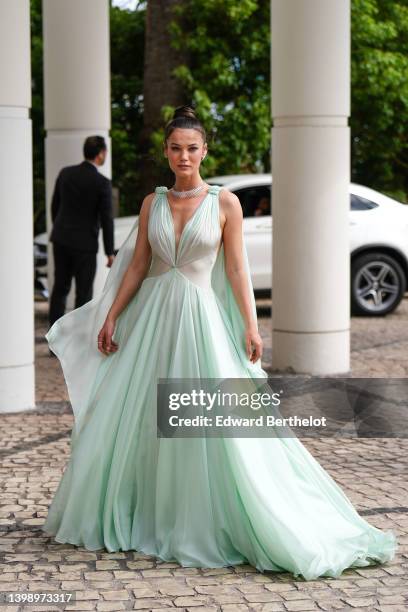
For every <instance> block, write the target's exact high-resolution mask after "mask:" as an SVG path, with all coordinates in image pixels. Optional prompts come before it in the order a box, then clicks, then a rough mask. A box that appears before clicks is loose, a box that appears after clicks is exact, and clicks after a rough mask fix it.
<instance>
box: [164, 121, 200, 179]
mask: <svg viewBox="0 0 408 612" xmlns="http://www.w3.org/2000/svg"><path fill="white" fill-rule="evenodd" d="M206 153H207V144H206V143H204V142H203V137H202V135H201V133H200V132H199V131H198V130H194V129H187V128H176V129H175V130H173V131H172V133H171V134H170V136H169V137H168V139H167V142H166V143H165V146H164V155H165V156H166V157H167V158H168V160H169V166H170V168H171V169H172V170H173V172H174V174H176V175H178V176H186V177H187V176H191V175H195V174H197V172H198V171H199V168H200V164H201V161H202V158H203V157H204V155H205V154H206Z"/></svg>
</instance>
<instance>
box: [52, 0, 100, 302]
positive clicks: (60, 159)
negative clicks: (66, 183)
mask: <svg viewBox="0 0 408 612" xmlns="http://www.w3.org/2000/svg"><path fill="white" fill-rule="evenodd" d="M43 34H44V107H45V108H44V111H45V112H44V114H45V129H46V131H47V137H46V142H45V159H46V173H45V181H46V200H47V217H46V218H47V233H48V235H49V234H50V233H51V228H52V224H51V214H50V205H51V198H52V193H53V190H54V185H55V179H56V177H57V175H58V172H59V171H60V169H61V168H63V167H64V166H68V165H73V164H78V163H80V162H81V161H82V160H83V153H82V147H83V143H84V140H85V138H86V137H87V136H91V135H96V134H98V135H100V136H103V137H104V138H105V140H106V141H107V144H108V156H107V159H106V162H105V164H104V166H102V167H101V168H100V172H102V173H103V174H105V176H107V177H108V178H110V177H111V156H110V150H111V146H110V139H109V130H110V53H109V2H108V1H107V0H86V2H84V0H69V2H67V1H66V0H43ZM51 246H52V245H51V243H50V245H49V247H50V248H49V249H48V259H49V262H50V265H49V266H48V267H49V272H48V286H49V289H50V293H51V288H52V283H53V275H54V270H53V265H52V248H51ZM108 271H109V269H108V268H107V267H106V256H105V254H104V250H103V243H102V235H100V240H99V251H98V267H97V273H96V278H95V283H94V295H96V294H97V293H98V292H99V291H100V290H101V289H102V286H103V283H104V281H105V278H106V276H107V273H108ZM73 286H74V283H73ZM73 298H74V290H73V288H72V290H71V294H70V298H69V300H68V306H69V307H73V304H74V302H73Z"/></svg>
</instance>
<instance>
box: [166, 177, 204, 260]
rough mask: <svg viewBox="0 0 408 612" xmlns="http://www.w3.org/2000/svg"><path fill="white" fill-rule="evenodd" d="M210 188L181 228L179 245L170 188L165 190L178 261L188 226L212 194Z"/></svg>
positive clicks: (175, 256) (175, 255)
mask: <svg viewBox="0 0 408 612" xmlns="http://www.w3.org/2000/svg"><path fill="white" fill-rule="evenodd" d="M210 189H211V187H209V188H208V190H207V193H206V194H205V196H204V197H203V199H202V200H201V202H200V203H199V205H198V206H197V208H196V209H195V210H194V212H193V214H192V215H191V217H189V218H188V219H187V221H186V223H185V224H184V227H183V229H182V230H181V233H180V238H179V241H178V244H177V245H176V228H175V226H174V217H173V213H172V212H171V206H170V202H169V198H168V197H167V192H168V190H167V191H166V192H165V194H164V198H165V200H166V204H167V210H168V213H169V216H170V224H171V227H172V232H173V245H174V261H177V257H178V254H179V251H180V245H181V241H182V239H183V235H184V231H185V230H186V228H187V226H188V225H189V224H190V222H191V221H192V220H193V219H194V217H195V216H196V214H197V213H198V211H199V210H200V208H202V206H203V204H204V202H205V200H206V199H207V197H208V195H209V194H210Z"/></svg>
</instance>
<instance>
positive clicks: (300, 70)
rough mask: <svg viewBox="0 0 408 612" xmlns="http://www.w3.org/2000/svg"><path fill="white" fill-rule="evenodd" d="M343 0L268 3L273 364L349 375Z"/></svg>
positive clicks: (346, 10) (346, 26)
mask: <svg viewBox="0 0 408 612" xmlns="http://www.w3.org/2000/svg"><path fill="white" fill-rule="evenodd" d="M349 83H350V6H349V0H342V1H341V2H339V1H338V0H308V1H307V2H299V0H272V118H273V129H272V143H273V144H272V175H273V185H272V196H273V197H272V202H273V204H272V206H273V290H272V291H273V298H272V311H273V315H272V327H273V330H272V365H273V368H274V369H276V370H281V371H292V372H299V373H310V374H334V373H345V372H347V371H349V367H350V362H349V353H350V349H349V333H350V332H349V327H350V280H349V276H350V251H349V219H348V216H349V182H350V170H349V168H350V129H349V127H348V116H349V114H350V85H349Z"/></svg>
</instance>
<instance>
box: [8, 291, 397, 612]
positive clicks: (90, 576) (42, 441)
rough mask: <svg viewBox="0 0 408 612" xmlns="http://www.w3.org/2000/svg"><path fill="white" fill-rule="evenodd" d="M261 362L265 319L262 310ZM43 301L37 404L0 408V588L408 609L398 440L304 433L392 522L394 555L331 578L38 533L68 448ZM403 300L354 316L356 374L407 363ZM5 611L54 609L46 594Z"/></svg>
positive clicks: (99, 596) (160, 605) (194, 607)
mask: <svg viewBox="0 0 408 612" xmlns="http://www.w3.org/2000/svg"><path fill="white" fill-rule="evenodd" d="M260 328H261V333H262V335H263V337H264V340H265V348H266V350H265V358H264V360H263V365H264V367H266V368H267V367H268V365H269V360H270V346H269V344H270V340H269V335H270V332H269V328H270V320H269V319H267V318H262V319H261V321H260ZM45 330H46V307H45V304H42V303H37V308H36V375H37V379H36V384H37V398H36V399H37V404H38V408H37V409H36V410H35V411H28V412H25V413H18V414H6V415H3V416H2V425H3V428H2V434H3V436H2V439H3V442H2V448H1V451H0V458H1V463H0V483H1V490H2V497H1V502H0V533H1V539H0V570H1V574H0V592H1V591H18V590H23V589H27V590H30V591H46V592H51V591H52V592H54V591H58V589H60V590H64V591H70V590H71V591H72V590H74V591H76V593H77V601H76V603H74V604H71V605H67V606H66V607H65V608H64V609H66V610H113V611H116V610H131V609H136V610H167V609H174V610H178V611H185V612H187V611H191V612H193V611H194V612H199V611H201V612H206V611H210V610H211V611H220V612H241V611H242V612H244V611H249V610H253V611H257V612H258V611H264V612H272V611H284V612H285V611H286V612H290V611H293V612H296V611H303V610H354V611H359V610H362V611H363V610H364V611H365V612H367V611H371V610H380V611H382V612H388V611H393V612H399V611H402V610H407V609H408V598H407V595H408V514H407V511H408V507H407V506H408V483H407V463H408V461H407V454H408V453H407V451H408V442H407V440H401V439H394V440H391V439H382V440H375V439H368V440H341V441H340V440H338V439H337V440H334V439H320V440H318V439H310V438H309V439H304V440H303V442H304V444H305V445H306V446H307V448H308V449H309V450H310V451H311V452H312V453H313V455H314V456H315V457H316V458H317V459H318V461H319V462H320V463H321V465H322V466H323V467H324V468H325V469H326V470H327V471H328V472H329V473H330V474H331V475H332V476H333V477H334V478H335V480H336V481H337V482H338V483H339V484H340V485H341V486H342V487H343V489H344V491H345V492H346V494H347V495H348V496H349V498H350V499H351V500H352V502H353V503H354V505H355V506H356V508H357V510H358V511H359V512H360V514H362V515H363V516H365V517H366V518H367V520H369V521H370V522H371V523H372V524H373V525H375V526H377V527H379V528H381V529H390V528H391V529H393V530H394V531H395V533H396V534H397V537H398V541H399V550H398V552H397V555H396V558H395V559H394V560H393V561H392V562H389V563H388V564H385V565H383V566H377V567H370V568H363V569H355V570H346V571H345V572H344V573H343V575H342V576H341V578H340V579H331V578H320V579H319V580H316V581H312V582H306V581H304V580H302V579H298V580H294V579H293V578H291V576H290V575H289V574H287V573H273V572H266V573H264V574H261V573H260V572H257V571H256V570H254V569H253V568H251V567H249V566H237V567H229V568H223V569H214V570H205V569H203V570H201V569H195V568H190V569H187V568H181V567H180V566H179V565H177V564H173V563H158V562H156V561H155V559H154V558H151V557H148V556H146V555H141V554H138V553H136V552H133V551H132V552H126V553H124V552H120V553H114V554H109V553H103V552H101V551H99V552H88V551H86V550H84V549H81V548H77V547H75V546H71V545H63V544H58V543H55V542H53V541H52V539H51V538H47V537H45V535H44V534H43V532H41V531H40V530H39V525H41V524H42V522H43V521H44V517H45V516H46V515H47V508H48V504H49V502H50V499H51V497H52V493H53V491H54V490H55V489H56V487H57V484H58V482H59V479H60V477H61V473H62V471H63V469H64V466H65V464H66V461H67V459H68V456H69V438H70V431H71V426H72V415H71V411H70V408H69V404H68V403H67V402H66V400H67V399H68V398H67V395H66V390H65V385H64V381H63V378H62V375H61V371H60V368H59V362H58V361H57V360H55V359H50V358H49V357H48V349H47V345H46V344H45V342H44V339H43V334H44V332H45ZM407 356H408V301H407V300H405V301H404V303H403V304H402V305H401V306H400V308H399V309H398V311H397V312H396V313H395V314H393V315H391V316H389V317H387V318H386V319H373V320H369V319H353V321H352V365H353V375H354V376H393V377H395V376H401V377H406V376H407V374H408V372H407V371H408V360H407ZM0 609H3V610H4V611H6V610H7V611H11V610H13V611H15V612H17V611H19V610H36V611H38V612H39V611H40V610H57V609H61V608H58V607H57V606H51V605H49V604H48V605H35V606H31V607H30V606H29V605H25V606H24V608H23V607H18V606H17V605H13V606H4V607H3V608H0Z"/></svg>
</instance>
